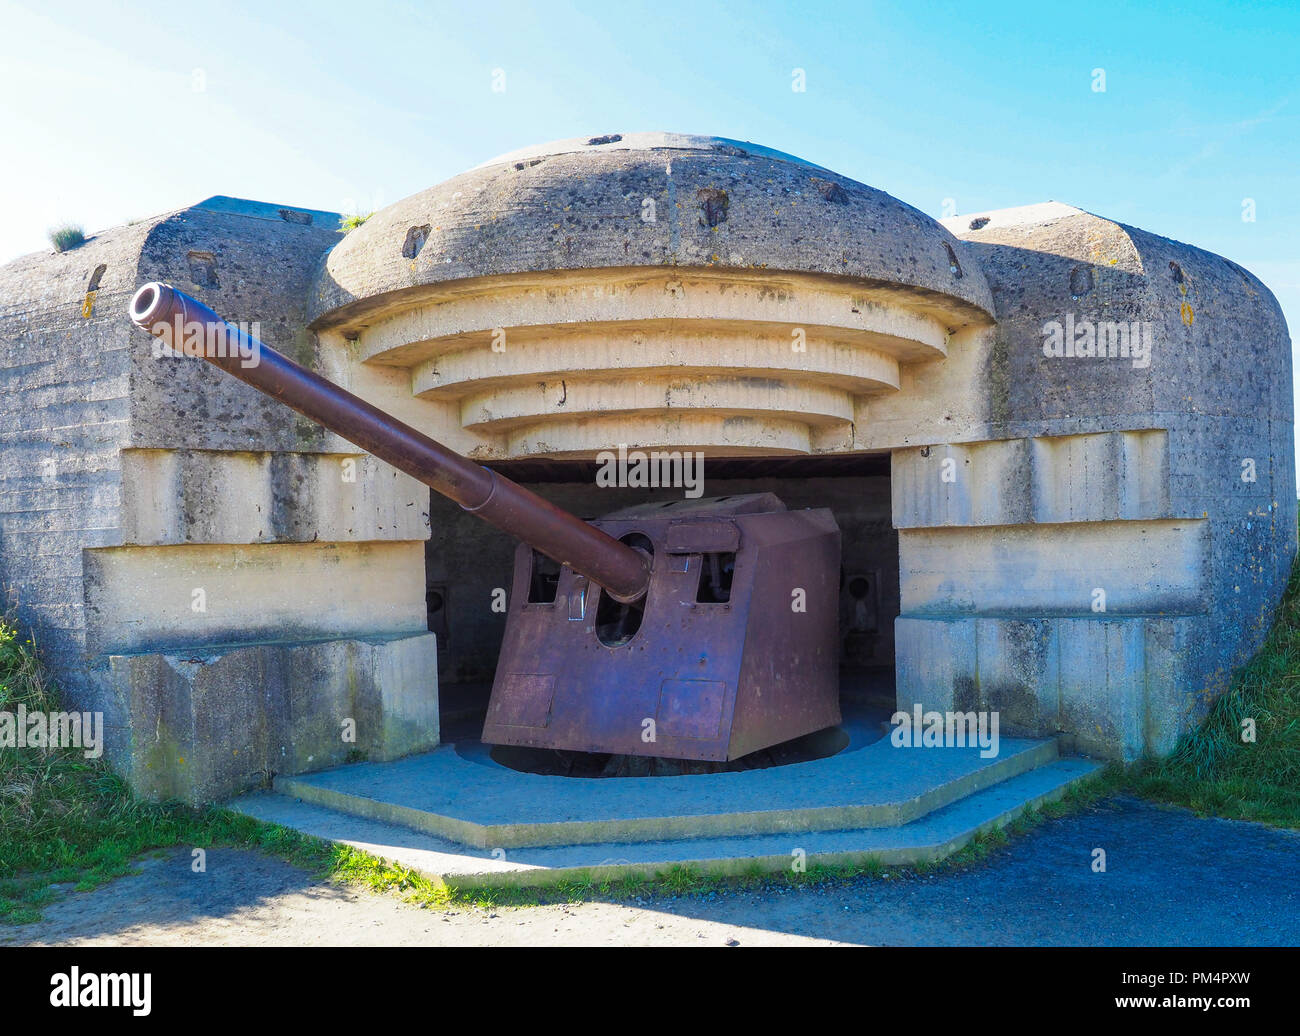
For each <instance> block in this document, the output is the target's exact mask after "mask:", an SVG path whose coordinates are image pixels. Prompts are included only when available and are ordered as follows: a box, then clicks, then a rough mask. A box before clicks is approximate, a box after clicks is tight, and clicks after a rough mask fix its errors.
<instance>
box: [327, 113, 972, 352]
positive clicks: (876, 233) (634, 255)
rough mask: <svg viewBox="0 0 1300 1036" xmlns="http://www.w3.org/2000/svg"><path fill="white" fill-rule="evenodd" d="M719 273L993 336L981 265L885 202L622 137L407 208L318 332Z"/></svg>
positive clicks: (809, 178) (357, 264)
mask: <svg viewBox="0 0 1300 1036" xmlns="http://www.w3.org/2000/svg"><path fill="white" fill-rule="evenodd" d="M619 267H623V268H626V267H708V268H712V269H715V270H718V271H724V272H726V271H729V272H732V273H736V272H743V271H748V272H750V273H752V274H759V275H761V274H762V273H763V272H767V273H772V272H777V271H789V272H793V273H803V274H813V275H820V276H831V277H842V278H849V279H852V280H853V281H854V282H858V283H859V284H860V283H861V282H863V281H866V282H872V283H874V284H875V285H879V286H881V287H882V288H884V287H888V288H889V290H890V291H891V293H895V294H901V295H903V296H904V297H905V298H906V299H907V300H909V301H910V302H911V304H913V305H919V306H922V307H926V308H933V309H935V310H936V311H938V312H940V313H943V314H944V315H945V316H946V321H945V322H946V323H947V324H948V325H949V326H950V327H958V326H961V325H963V324H966V323H968V322H971V321H978V322H980V323H987V322H988V319H989V317H988V315H989V314H991V313H992V311H993V305H992V300H991V295H990V292H989V287H988V284H987V283H986V281H985V279H984V276H983V274H982V273H981V271H980V269H979V267H978V263H977V260H976V259H975V257H974V254H973V251H968V250H966V246H965V245H963V243H962V242H960V241H958V240H957V239H956V238H955V237H953V236H952V235H951V234H950V233H949V232H948V230H947V229H945V228H944V227H942V226H941V225H940V224H939V223H938V222H937V221H936V220H934V219H932V218H931V217H929V216H927V215H926V214H925V213H923V212H921V211H919V210H917V209H914V208H912V206H910V205H906V204H904V203H903V202H901V201H899V200H898V199H897V198H894V197H892V196H890V195H888V194H886V193H884V192H883V191H879V190H876V189H875V188H872V187H868V186H866V185H865V184H861V183H858V182H857V181H855V180H851V179H849V178H847V177H844V176H840V175H839V174H837V173H833V172H831V171H830V170H827V169H824V168H822V167H821V166H817V165H813V164H812V163H811V162H806V161H804V160H802V159H800V158H796V157H794V156H793V155H788V154H784V153H782V152H780V151H773V150H772V149H770V148H765V147H761V146H759V145H756V144H749V143H744V142H741V141H736V140H727V139H724V138H721V137H702V136H692V135H687V134H678V133H628V134H617V133H615V134H609V135H605V136H597V137H584V138H577V139H573V140H564V141H558V142H554V143H550V144H544V145H541V146H538V147H532V148H527V149H525V150H521V151H515V152H512V153H510V154H507V155H501V156H499V157H497V158H494V159H491V160H490V161H487V162H484V163H483V164H482V165H480V166H478V167H476V168H474V169H471V170H469V171H468V172H465V173H462V174H460V175H459V176H455V177H452V178H451V179H450V180H447V181H446V182H444V183H441V184H439V185H437V186H436V187H431V188H429V189H428V190H426V191H422V192H421V193H419V194H415V195H412V196H411V197H409V198H405V199H403V200H402V201H399V202H396V203H395V204H393V205H390V206H388V207H387V208H385V209H381V210H380V211H378V212H376V213H375V214H374V215H372V216H371V217H370V218H369V219H368V220H367V221H366V222H365V223H364V224H363V225H361V226H360V227H358V228H357V229H355V230H353V231H351V232H350V233H348V234H347V235H346V236H345V237H344V238H343V239H342V240H341V241H340V242H339V244H337V245H336V246H335V247H334V248H333V249H332V250H331V252H330V253H329V255H328V256H327V259H326V263H325V265H324V268H323V269H322V271H321V272H320V274H319V276H318V278H317V281H316V285H315V289H314V291H313V294H312V299H311V308H310V315H311V319H312V321H313V323H314V325H315V326H316V327H318V328H324V327H333V326H343V325H348V324H351V323H354V322H362V323H363V322H364V320H365V315H366V314H367V313H368V312H370V311H372V310H376V309H388V308H391V307H392V306H394V305H401V304H402V302H403V298H402V296H405V295H410V296H412V298H411V301H412V302H415V301H417V299H418V298H422V297H428V296H430V295H434V296H436V295H438V294H441V293H442V290H441V289H445V290H459V289H458V288H457V289H452V286H451V284H450V282H456V281H463V280H465V279H467V278H484V277H500V276H511V275H513V276H516V277H517V276H519V275H537V274H544V273H547V272H549V271H571V270H582V269H601V268H606V269H613V268H619Z"/></svg>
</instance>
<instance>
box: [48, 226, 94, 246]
mask: <svg viewBox="0 0 1300 1036" xmlns="http://www.w3.org/2000/svg"><path fill="white" fill-rule="evenodd" d="M85 243H86V232H85V230H83V229H82V228H81V227H79V226H78V225H77V224H75V223H64V224H63V225H62V226H58V227H55V228H54V229H53V230H51V231H50V244H52V245H53V246H54V250H55V251H56V252H67V251H70V250H71V249H73V248H79V247H80V246H82V245H84V244H85Z"/></svg>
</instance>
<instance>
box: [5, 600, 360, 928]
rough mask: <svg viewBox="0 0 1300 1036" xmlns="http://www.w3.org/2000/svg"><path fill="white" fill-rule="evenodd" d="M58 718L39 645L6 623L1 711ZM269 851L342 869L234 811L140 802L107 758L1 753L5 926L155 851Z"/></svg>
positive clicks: (74, 752)
mask: <svg viewBox="0 0 1300 1036" xmlns="http://www.w3.org/2000/svg"><path fill="white" fill-rule="evenodd" d="M20 704H21V705H23V706H25V707H26V708H27V710H28V711H29V712H32V711H41V712H55V711H58V710H59V708H60V705H59V698H58V694H57V692H56V690H55V688H54V687H53V685H52V684H51V683H50V681H49V679H48V677H47V676H46V673H45V671H44V670H43V668H42V667H41V665H40V662H39V661H38V659H37V656H36V652H35V650H34V645H33V644H32V643H31V641H29V640H26V641H25V640H22V639H21V638H20V637H19V635H18V633H17V631H16V629H15V628H14V626H13V625H12V624H11V623H9V622H6V621H3V620H0V712H10V713H13V712H16V711H17V708H18V706H19V705H20ZM175 846H191V847H195V848H209V847H211V846H232V847H239V848H247V849H260V850H263V851H266V852H270V853H273V854H274V855H276V856H280V857H282V858H284V859H287V860H289V861H291V862H294V863H297V864H299V865H301V866H305V867H309V868H311V869H312V870H316V871H324V870H328V869H332V868H333V867H335V866H337V861H338V858H339V856H340V855H341V853H340V850H339V849H337V848H336V847H335V846H333V845H330V844H329V843H327V842H322V841H319V840H317V839H313V838H308V837H306V836H304V835H300V834H298V833H297V832H294V831H290V830H288V829H286V828H282V827H277V826H275V825H271V824H263V823H261V822H259V821H256V820H253V819H252V818H251V817H246V816H243V815H241V814H239V813H234V812H232V811H230V810H227V809H221V808H218V807H209V808H206V809H194V808H191V807H189V806H185V805H183V804H181V803H176V802H172V803H151V802H143V801H140V800H139V799H137V798H135V796H133V795H132V794H131V791H130V789H129V788H128V787H127V785H126V782H125V781H123V780H122V778H121V777H119V776H118V775H117V774H115V773H114V772H113V771H112V770H111V769H109V768H108V766H107V765H106V764H105V763H104V761H103V760H102V759H86V758H85V757H84V755H83V753H82V751H81V750H80V749H49V748H3V749H0V923H6V922H7V923H11V924H14V923H24V922H26V921H33V920H36V919H38V918H39V916H40V908H41V907H42V906H44V905H45V904H47V903H49V902H50V901H51V900H52V899H53V898H55V894H54V893H52V892H51V891H50V888H49V887H50V885H51V884H72V885H74V886H75V887H76V888H77V889H79V890H86V889H91V888H94V887H95V886H97V885H100V884H102V883H103V882H105V881H108V880H110V879H112V878H116V877H119V876H120V875H123V874H127V873H129V872H130V870H131V863H132V861H133V860H134V859H135V858H136V857H138V856H140V855H141V854H143V853H145V852H148V851H149V850H153V849H161V848H170V847H175Z"/></svg>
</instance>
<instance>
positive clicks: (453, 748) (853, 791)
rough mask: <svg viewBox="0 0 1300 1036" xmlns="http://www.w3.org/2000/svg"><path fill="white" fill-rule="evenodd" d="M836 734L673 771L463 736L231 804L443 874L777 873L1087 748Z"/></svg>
mask: <svg viewBox="0 0 1300 1036" xmlns="http://www.w3.org/2000/svg"><path fill="white" fill-rule="evenodd" d="M845 729H846V731H847V733H848V734H849V744H848V746H847V747H846V748H845V749H844V750H843V751H841V752H839V753H838V754H836V755H834V756H829V757H827V758H825V759H816V760H811V761H808V762H802V763H794V764H790V765H786V766H778V767H772V768H770V769H765V770H748V771H743V772H737V773H718V774H699V775H690V776H678V777H614V778H585V777H557V776H541V775H537V774H530V773H520V772H518V771H516V770H512V769H509V768H507V767H505V766H503V765H501V764H499V763H497V762H496V761H494V760H493V759H492V758H491V756H490V755H489V750H488V748H487V746H484V745H483V744H481V743H480V742H478V741H461V742H458V743H456V744H451V745H444V746H442V747H440V748H438V749H436V750H435V751H432V752H428V753H425V754H423V755H418V756H412V757H410V758H408V759H402V760H398V761H396V762H389V763H361V764H354V765H351V766H343V767H339V768H338V769H334V770H329V771H325V772H322V773H316V774H309V775H306V776H298V777H281V778H277V779H276V780H275V783H274V791H272V792H269V793H259V794H255V795H248V796H244V797H243V798H240V799H237V800H236V801H235V802H233V803H232V804H231V805H232V807H233V808H235V809H237V810H240V811H242V812H244V813H247V814H249V815H250V816H254V817H258V818H260V819H262V820H267V821H271V822H273V823H277V824H283V825H285V826H287V827H291V828H295V829H297V830H299V831H302V832H304V833H306V834H310V835H315V836H317V837H320V838H326V839H330V840H332V841H336V842H342V843H345V844H348V845H353V846H356V847H357V848H360V849H364V850H366V851H367V852H371V853H374V854H375V855H378V856H381V857H383V858H385V859H387V860H390V861H392V862H394V863H398V864H400V865H402V866H404V867H409V868H411V869H413V870H415V871H417V872H419V873H421V874H424V875H426V876H427V877H429V878H431V879H433V880H436V881H441V882H445V883H449V884H456V885H460V886H475V885H503V884H514V885H539V884H548V883H552V882H556V881H560V880H565V879H568V878H575V877H579V876H583V875H585V876H589V877H592V878H595V879H597V880H605V879H607V878H616V877H618V876H621V875H625V874H637V875H642V876H646V877H653V876H654V875H656V874H660V873H662V872H664V871H665V870H668V869H670V868H672V867H674V866H691V867H694V868H696V869H697V870H699V871H700V872H701V873H710V874H734V873H739V872H752V871H753V870H755V869H757V870H760V871H764V872H774V871H780V870H783V869H785V868H787V867H789V866H790V865H791V863H792V861H793V860H794V859H796V858H802V859H804V860H805V861H806V862H807V863H810V864H811V863H825V864H842V863H851V862H862V861H864V860H866V859H868V858H871V857H874V858H877V859H879V860H880V862H882V863H885V864H892V865H901V864H915V863H922V862H929V861H933V860H938V859H942V858H943V857H944V856H947V855H949V854H950V853H953V852H955V851H957V850H958V849H960V848H961V847H962V846H964V845H965V844H966V843H967V842H969V841H970V840H971V839H972V838H974V837H975V836H976V835H977V834H979V833H980V832H982V831H986V830H988V829H990V828H992V827H997V826H1000V825H1002V824H1006V823H1008V822H1010V821H1011V820H1013V819H1014V818H1015V817H1016V816H1019V815H1020V814H1021V813H1022V812H1024V811H1025V810H1026V809H1030V808H1033V807H1034V806H1036V805H1039V804H1041V803H1043V802H1046V801H1050V800H1052V799H1055V798H1059V797H1060V796H1061V795H1063V794H1064V793H1065V791H1066V790H1067V789H1068V788H1069V787H1070V785H1072V784H1073V783H1075V782H1077V781H1080V780H1082V779H1084V778H1086V777H1087V776H1088V775H1089V774H1091V773H1093V772H1095V771H1096V770H1097V769H1098V768H1099V766H1100V765H1101V764H1099V763H1096V762H1094V761H1091V760H1087V759H1078V758H1064V759H1063V758H1061V757H1060V755H1059V752H1058V745H1057V742H1056V741H1055V740H1044V741H1032V740H1021V739H1009V738H1007V739H1003V740H1002V741H1001V744H1000V746H999V752H998V754H997V756H996V757H992V758H987V759H986V758H982V757H981V755H980V752H979V750H978V749H975V748H896V747H894V746H893V745H892V744H891V742H890V741H889V739H888V738H887V737H883V736H882V733H883V731H882V727H881V724H880V713H879V712H878V711H872V710H870V709H864V708H860V707H859V708H850V709H849V710H848V712H847V713H846V720H845Z"/></svg>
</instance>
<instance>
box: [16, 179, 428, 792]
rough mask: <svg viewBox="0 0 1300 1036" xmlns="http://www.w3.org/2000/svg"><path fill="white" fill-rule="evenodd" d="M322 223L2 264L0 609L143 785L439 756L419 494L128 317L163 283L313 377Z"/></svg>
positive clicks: (226, 227) (88, 247) (145, 235)
mask: <svg viewBox="0 0 1300 1036" xmlns="http://www.w3.org/2000/svg"><path fill="white" fill-rule="evenodd" d="M337 223H338V219H337V217H336V216H334V215H332V214H329V213H311V212H303V211H301V210H289V209H283V210H282V209H280V208H279V207H276V206H270V205H263V204H260V203H254V202H240V201H236V200H234V199H223V198H215V199H210V200H209V201H208V202H205V203H203V204H201V205H199V206H196V207H194V208H191V209H186V210H182V211H180V212H177V213H172V214H170V215H167V216H163V217H159V218H158V219H155V220H151V221H149V222H147V223H143V224H139V225H137V226H132V227H126V228H122V229H119V230H117V231H112V232H109V233H106V234H103V235H99V236H97V237H95V238H92V239H91V240H90V241H88V242H87V243H86V244H85V245H83V246H81V247H80V248H77V249H75V250H73V251H71V252H67V253H64V254H62V255H56V254H38V255H34V256H28V257H25V258H24V259H20V260H17V261H16V262H14V263H11V264H9V265H7V266H6V267H4V268H3V269H0V292H2V293H3V294H2V295H0V298H2V299H3V309H0V370H2V371H3V374H4V377H5V384H4V387H5V388H6V390H7V391H5V392H4V393H3V398H0V408H3V409H0V414H2V415H3V419H2V420H0V577H2V578H3V586H4V590H5V595H6V603H7V605H8V606H11V607H14V608H16V611H17V618H18V621H19V622H20V623H22V624H23V626H24V627H26V628H28V629H31V630H32V631H33V632H34V633H35V635H36V638H37V640H38V642H39V644H40V646H41V649H42V651H43V652H44V654H45V656H46V657H47V658H48V659H49V661H50V662H51V664H52V666H53V669H54V672H55V674H56V676H57V678H58V680H59V682H60V684H61V685H62V686H63V688H64V691H65V694H66V696H67V698H68V700H69V701H70V703H71V704H73V705H74V706H76V707H77V708H82V709H91V710H96V711H102V712H103V713H104V714H105V724H106V740H107V745H106V748H107V752H108V754H109V756H110V757H111V758H112V759H113V760H114V762H115V764H116V765H117V766H118V767H119V768H120V769H121V770H122V771H123V772H125V773H126V774H127V775H128V776H129V777H130V778H131V780H132V782H133V784H134V785H135V786H136V788H137V789H138V790H140V791H141V792H143V793H145V794H149V795H152V796H156V797H180V798H184V799H188V800H191V801H203V800H207V799H211V798H219V797H224V796H226V795H230V794H233V793H235V792H238V791H240V790H243V789H245V788H247V787H250V786H253V785H255V784H258V783H260V782H263V781H265V780H266V779H267V777H268V775H269V774H271V773H274V772H298V771H300V770H303V769H314V768H318V767H320V766H322V765H329V764H331V763H337V762H341V761H342V760H344V759H345V758H348V757H349V756H350V755H356V754H358V753H359V754H362V755H369V756H371V757H377V758H388V757H392V756H395V755H398V754H402V753H404V752H408V751H412V750H416V749H419V748H424V747H428V746H430V745H433V744H436V743H437V736H438V717H437V693H436V677H435V668H436V654H435V649H434V638H433V636H432V635H431V634H429V633H428V632H427V631H426V628H425V617H424V603H423V595H424V577H423V571H422V570H423V540H424V538H425V537H426V536H427V534H428V516H427V513H426V510H427V509H426V506H425V501H426V500H427V491H426V490H424V489H423V487H421V486H419V485H418V484H417V483H415V482H414V480H412V479H410V478H409V477H407V476H405V475H401V474H400V473H398V472H396V471H394V470H393V469H391V468H389V467H388V466H387V465H384V464H382V463H380V462H378V461H376V460H374V459H373V458H371V457H369V456H368V455H365V454H360V453H359V452H358V451H357V450H356V449H355V447H352V446H351V445H350V444H347V443H345V442H343V441H342V440H340V439H337V438H336V437H334V436H331V435H328V434H326V433H324V432H322V431H321V430H320V429H319V428H317V427H316V426H314V425H312V424H310V423H309V422H305V421H295V420H293V419H292V415H289V414H288V412H287V411H285V410H284V409H283V408H282V407H279V406H278V405H276V404H274V403H272V402H271V401H269V400H267V399H266V398H264V397H263V396H261V395H260V394H259V393H257V392H255V391H253V390H252V389H249V388H247V387H245V386H243V385H240V384H239V383H237V382H235V381H234V380H233V379H231V378H229V377H227V376H225V375H223V374H221V373H220V372H218V371H215V370H212V369H210V368H208V366H207V365H206V364H203V363H199V362H195V361H193V360H190V359H178V358H169V357H159V356H157V355H156V353H155V351H154V349H153V340H152V339H150V338H149V337H148V336H146V335H143V334H141V333H140V332H136V331H133V330H131V328H130V323H129V321H128V319H127V302H128V300H129V298H130V296H131V294H132V293H133V291H134V290H135V288H136V287H137V286H138V285H139V284H141V283H143V282H145V281H148V280H163V281H167V282H169V283H172V284H175V285H176V286H177V287H179V288H181V289H182V290H184V291H188V292H190V293H192V294H194V295H195V296H196V297H198V298H201V299H203V300H204V301H205V302H207V303H208V304H210V305H212V306H213V307H214V308H215V309H216V310H217V311H218V312H220V313H221V314H222V315H223V316H225V317H226V318H227V319H230V320H232V321H249V322H256V323H257V324H258V325H259V333H260V336H261V337H262V338H263V340H264V341H266V342H267V343H268V344H270V345H272V346H273V347H275V348H277V349H280V350H281V351H284V352H286V353H288V354H289V355H291V356H293V357H295V358H296V359H298V360H299V361H301V362H304V363H307V364H308V365H310V366H313V367H316V368H317V369H321V370H323V371H326V372H327V373H328V372H329V367H328V364H327V362H326V361H325V360H324V359H323V358H322V357H321V355H320V354H319V353H318V351H317V344H316V339H315V336H314V335H312V334H311V333H310V332H309V331H308V330H307V328H306V325H305V311H304V307H305V298H306V295H307V287H308V285H309V283H310V280H311V277H312V276H313V274H314V272H315V269H316V267H317V264H318V262H319V260H320V258H321V256H322V255H323V254H324V252H325V251H326V250H327V249H328V248H329V247H331V246H332V245H333V244H335V243H336V241H337V239H338V234H337V229H336V228H337ZM101 267H102V269H101ZM95 277H98V281H97V285H96V289H95V291H93V292H90V291H89V290H88V289H89V288H90V287H91V281H92V279H93V278H95ZM287 416H288V418H289V419H286V417H287ZM345 721H351V725H353V726H354V727H355V737H353V736H352V734H351V731H350V730H349V731H346V732H345V729H344V722H345Z"/></svg>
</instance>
